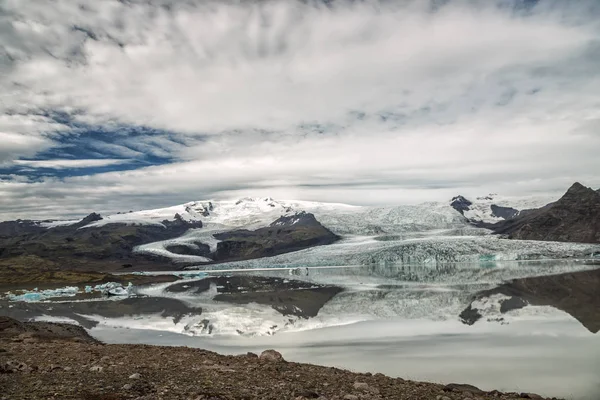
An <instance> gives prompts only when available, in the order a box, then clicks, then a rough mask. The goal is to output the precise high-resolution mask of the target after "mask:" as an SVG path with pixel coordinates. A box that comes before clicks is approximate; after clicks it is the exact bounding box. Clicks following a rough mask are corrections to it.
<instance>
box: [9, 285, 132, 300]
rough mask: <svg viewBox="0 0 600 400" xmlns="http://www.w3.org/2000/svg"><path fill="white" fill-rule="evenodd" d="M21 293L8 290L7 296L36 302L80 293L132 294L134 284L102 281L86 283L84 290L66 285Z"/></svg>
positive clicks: (22, 291)
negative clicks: (93, 283)
mask: <svg viewBox="0 0 600 400" xmlns="http://www.w3.org/2000/svg"><path fill="white" fill-rule="evenodd" d="M19 292H20V293H19V294H15V293H12V292H8V293H7V296H6V298H7V299H8V300H9V301H25V302H29V303H35V302H39V301H45V300H48V299H52V298H57V297H73V296H76V295H77V294H80V293H94V292H100V293H102V295H104V296H131V295H132V294H134V291H133V285H132V284H131V282H129V284H128V285H127V286H123V285H122V284H120V283H117V282H108V283H102V284H98V285H95V286H91V285H86V286H85V287H84V288H83V291H82V290H80V289H79V287H77V286H65V287H62V288H58V289H44V290H38V288H35V289H33V290H21V291H19Z"/></svg>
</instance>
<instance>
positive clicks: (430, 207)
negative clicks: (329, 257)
mask: <svg viewBox="0 0 600 400" xmlns="http://www.w3.org/2000/svg"><path fill="white" fill-rule="evenodd" d="M544 204H545V205H544ZM536 206H537V207H536ZM490 231H491V232H493V233H496V234H499V235H500V237H503V238H507V239H519V240H533V241H559V242H577V243H591V244H597V243H600V193H599V192H597V191H594V190H592V189H589V188H586V187H584V186H583V185H581V184H579V183H575V184H574V185H573V186H572V187H571V188H570V189H569V190H568V191H567V192H566V193H565V195H564V196H563V197H561V198H560V199H558V200H557V201H555V202H550V201H548V202H547V203H546V202H545V200H544V199H540V198H523V199H517V200H513V201H512V202H510V201H507V200H506V199H503V198H500V197H498V196H497V195H494V194H491V195H488V196H484V197H480V198H477V199H475V200H470V199H467V198H466V197H464V196H457V197H455V198H453V199H452V200H451V201H450V202H449V203H423V204H419V205H408V206H397V207H361V206H351V205H345V204H334V203H318V202H306V201H277V200H274V199H272V198H243V199H238V200H234V201H214V200H208V201H196V202H190V203H186V204H182V205H178V206H173V207H168V208H161V209H154V210H143V211H136V212H126V213H117V214H112V215H107V216H101V215H99V214H97V213H91V214H89V215H88V216H87V217H85V218H83V219H81V220H70V221H34V220H16V221H5V222H0V268H4V269H5V270H6V269H7V268H8V269H12V270H13V271H24V270H28V269H30V268H33V267H35V268H36V269H40V268H42V269H50V270H53V269H63V270H64V269H67V270H80V271H134V270H137V271H141V270H161V269H162V270H173V269H181V268H184V267H187V266H190V265H198V264H206V263H220V262H231V261H239V260H249V259H257V258H264V257H271V256H276V255H282V254H285V253H289V252H294V251H298V250H303V249H308V248H312V247H314V246H323V245H331V244H333V243H335V242H337V241H339V240H340V239H344V240H345V241H347V240H348V238H365V240H364V241H363V243H366V246H371V247H372V246H373V245H369V243H380V245H378V246H384V247H385V246H387V247H386V248H389V246H388V245H387V244H386V243H388V242H389V243H392V242H393V243H400V242H401V243H402V246H404V247H402V248H401V249H399V250H397V251H396V252H400V254H399V255H398V256H395V257H400V259H401V260H405V259H407V258H406V257H405V255H406V254H403V252H404V253H405V252H406V251H407V249H408V248H409V247H407V246H412V247H413V250H411V251H417V252H423V251H427V252H430V253H431V252H432V251H434V252H435V251H436V250H431V248H432V247H435V246H436V244H435V242H431V241H429V240H428V239H427V238H428V237H434V236H435V237H440V236H441V237H463V238H465V240H469V239H468V238H469V237H473V238H477V237H482V236H486V235H489V233H490ZM415 240H417V242H415ZM419 240H420V242H419ZM344 243H346V242H344ZM415 243H417V245H418V246H420V247H419V248H417V249H415V248H414V245H415ZM419 243H421V244H419ZM494 243H496V242H494ZM423 246H426V248H425V250H423V249H424V247H423ZM494 246H496V247H497V245H494ZM444 251H445V250H444ZM473 251H476V252H478V251H490V250H473ZM491 251H493V250H491ZM483 255H485V254H483ZM453 257H454V256H450V258H447V257H446V258H443V259H446V260H449V261H452V260H455V261H456V260H460V258H458V259H457V258H456V257H454V258H453ZM409 259H413V258H410V257H409ZM435 259H436V260H440V259H441V258H439V257H438V256H435ZM417 260H418V259H417Z"/></svg>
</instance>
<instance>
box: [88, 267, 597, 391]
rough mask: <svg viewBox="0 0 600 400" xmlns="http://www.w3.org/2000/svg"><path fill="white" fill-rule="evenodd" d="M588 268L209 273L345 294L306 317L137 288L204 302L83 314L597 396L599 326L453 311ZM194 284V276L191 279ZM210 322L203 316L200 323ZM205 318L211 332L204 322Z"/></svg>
mask: <svg viewBox="0 0 600 400" xmlns="http://www.w3.org/2000/svg"><path fill="white" fill-rule="evenodd" d="M590 268H594V267H593V266H590V265H586V264H584V263H583V262H578V261H574V260H546V261H522V262H516V261H503V262H499V261H493V260H484V261H482V262H478V263H445V264H439V263H438V264H435V265H428V264H417V265H406V264H404V265H398V264H393V263H378V264H375V265H369V266H346V267H335V268H332V267H326V268H300V269H297V270H290V269H266V270H260V271H258V270H243V271H228V272H215V271H212V272H208V273H209V274H214V275H223V274H226V275H242V276H246V275H250V276H254V275H259V276H269V277H278V278H285V279H288V280H291V279H295V280H298V279H299V280H305V281H308V282H311V283H313V284H315V285H337V286H340V287H342V288H344V291H343V292H342V293H340V294H338V295H337V296H335V297H334V298H333V299H332V300H330V301H329V302H327V303H325V304H324V305H323V307H322V308H321V309H320V311H319V313H318V315H317V316H316V317H315V318H310V319H304V318H300V317H294V316H283V315H281V314H280V313H278V312H277V311H276V310H275V309H274V308H273V307H271V306H270V305H268V304H262V305H261V304H255V303H250V304H231V303H227V302H216V301H214V300H213V297H214V296H215V295H216V294H217V293H218V290H219V288H217V287H216V286H214V285H213V286H212V287H211V288H210V289H209V290H208V291H205V292H202V293H199V294H197V293H192V292H182V293H171V292H168V291H166V290H165V289H166V287H167V286H168V285H169V284H161V285H155V286H152V287H147V288H142V289H139V293H140V294H143V295H147V296H152V297H154V298H170V299H173V298H174V299H178V300H180V301H182V302H184V303H185V304H186V305H188V306H194V307H202V309H203V311H202V314H200V315H193V314H192V315H184V316H183V317H182V318H175V317H167V318H165V317H163V316H162V315H163V314H164V313H162V314H157V313H156V312H155V311H154V312H153V313H146V314H144V313H140V314H139V315H136V314H132V315H130V316H125V317H120V318H104V317H100V316H98V315H90V316H88V317H89V318H91V319H95V320H96V321H97V322H98V325H97V326H96V327H95V328H93V329H92V330H91V333H92V334H93V335H95V336H96V337H98V338H100V339H101V340H103V341H106V342H109V343H148V344H160V345H186V346H194V347H202V348H206V349H209V350H214V351H217V352H220V353H225V354H239V353H244V352H247V351H253V352H260V351H262V350H264V349H267V348H275V349H277V350H279V351H280V352H281V353H282V354H283V355H284V357H285V358H286V359H287V360H290V361H298V362H310V363H315V364H322V365H328V366H336V367H341V368H346V369H351V370H355V371H362V372H367V371H368V372H373V373H374V372H381V373H384V374H386V375H390V376H400V377H403V378H406V379H417V380H427V381H435V382H445V383H449V382H458V383H469V384H474V385H476V386H478V387H480V388H482V389H486V390H491V389H499V390H504V391H518V392H535V393H539V394H542V395H546V396H557V397H565V398H569V399H574V400H598V399H600V373H598V372H599V371H600V335H598V334H596V335H595V334H592V333H590V332H589V331H588V330H587V329H586V328H585V327H584V326H583V325H581V324H580V323H579V322H578V321H577V320H575V319H574V318H573V317H572V316H570V315H569V314H567V313H565V312H563V311H560V310H557V309H554V308H552V307H547V306H539V307H532V306H528V307H525V308H524V309H521V310H515V311H511V312H509V313H507V314H504V315H503V320H502V321H500V322H498V321H487V320H485V319H483V320H481V321H479V322H477V323H476V324H475V325H473V326H467V325H464V324H462V323H461V322H460V321H459V319H458V314H459V313H460V312H461V311H462V310H463V309H464V308H465V307H466V306H467V305H468V304H469V302H470V300H471V298H472V296H473V294H474V293H476V292H477V291H479V290H483V289H488V288H492V287H495V286H496V285H498V284H499V283H501V282H502V281H505V280H508V279H513V278H520V277H527V276H537V275H548V274H556V273H562V272H566V271H577V270H585V269H590ZM190 282H192V280H190ZM206 321H209V322H206ZM208 323H210V325H211V327H212V329H211V330H210V333H209V332H208V330H207V329H203V327H205V326H206V325H207V324H208Z"/></svg>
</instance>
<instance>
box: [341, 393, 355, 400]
mask: <svg viewBox="0 0 600 400" xmlns="http://www.w3.org/2000/svg"><path fill="white" fill-rule="evenodd" d="M344 400H358V396H355V395H353V394H347V395H345V396H344Z"/></svg>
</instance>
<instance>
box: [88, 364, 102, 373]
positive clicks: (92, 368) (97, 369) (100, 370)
mask: <svg viewBox="0 0 600 400" xmlns="http://www.w3.org/2000/svg"><path fill="white" fill-rule="evenodd" d="M103 369H104V368H102V367H101V366H99V365H94V366H93V367H90V371H91V372H102V370H103Z"/></svg>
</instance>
